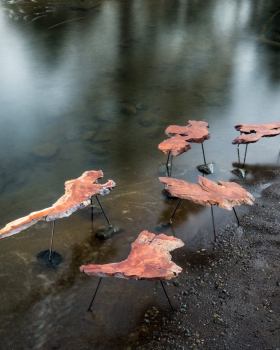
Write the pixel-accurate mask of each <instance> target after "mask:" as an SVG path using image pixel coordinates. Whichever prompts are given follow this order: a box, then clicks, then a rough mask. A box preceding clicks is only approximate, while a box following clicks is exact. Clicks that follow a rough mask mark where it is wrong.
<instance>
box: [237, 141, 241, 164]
mask: <svg viewBox="0 0 280 350" xmlns="http://www.w3.org/2000/svg"><path fill="white" fill-rule="evenodd" d="M237 156H238V164H240V149H239V145H237Z"/></svg>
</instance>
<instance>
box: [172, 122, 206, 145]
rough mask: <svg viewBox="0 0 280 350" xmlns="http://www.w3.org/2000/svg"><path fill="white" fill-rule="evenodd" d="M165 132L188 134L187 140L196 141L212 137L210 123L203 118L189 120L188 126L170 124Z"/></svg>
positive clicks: (199, 141) (201, 141) (200, 141)
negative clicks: (202, 119)
mask: <svg viewBox="0 0 280 350" xmlns="http://www.w3.org/2000/svg"><path fill="white" fill-rule="evenodd" d="M165 133H166V135H168V136H174V135H181V136H186V141H188V142H194V143H203V142H204V141H205V140H208V139H209V137H210V135H209V125H208V123H207V122H205V121H201V120H189V121H188V123H187V125H186V126H179V125H169V126H168V127H167V128H166V129H165Z"/></svg>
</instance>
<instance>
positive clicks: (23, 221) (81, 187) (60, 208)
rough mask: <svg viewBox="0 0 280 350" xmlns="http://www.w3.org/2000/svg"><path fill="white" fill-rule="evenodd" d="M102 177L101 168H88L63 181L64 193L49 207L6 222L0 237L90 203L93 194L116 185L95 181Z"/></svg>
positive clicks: (64, 214)
mask: <svg viewBox="0 0 280 350" xmlns="http://www.w3.org/2000/svg"><path fill="white" fill-rule="evenodd" d="M102 177H103V172H102V171H101V170H98V171H95V170H90V171H86V172H84V173H83V174H82V175H81V176H80V177H78V178H76V179H74V180H69V181H66V182H65V194H64V195H63V196H62V197H60V198H59V199H58V200H57V201H56V202H55V203H54V204H53V205H52V206H51V207H49V208H46V209H42V210H39V211H35V212H33V213H31V214H28V215H27V216H24V217H22V218H20V219H17V220H15V221H12V222H10V223H8V224H7V225H6V226H5V227H4V228H2V229H1V230H0V239H1V238H5V237H9V236H12V235H14V234H16V233H19V232H21V231H23V230H25V229H26V228H28V227H30V226H32V225H34V224H36V222H38V221H41V220H45V221H53V220H56V219H59V218H63V217H67V216H70V215H71V214H72V213H74V212H75V211H76V210H78V209H81V208H84V207H86V206H87V205H89V204H90V199H91V197H92V196H94V195H98V194H101V195H104V194H107V192H109V191H110V190H111V189H112V188H113V187H115V186H116V184H115V182H114V181H113V180H108V181H107V182H106V183H104V184H99V183H97V180H98V179H100V178H102Z"/></svg>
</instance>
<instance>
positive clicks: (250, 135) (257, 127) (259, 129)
mask: <svg viewBox="0 0 280 350" xmlns="http://www.w3.org/2000/svg"><path fill="white" fill-rule="evenodd" d="M235 129H236V130H238V131H240V132H241V135H240V136H238V137H236V138H235V139H234V140H233V141H232V143H233V144H246V143H254V142H257V141H259V140H260V139H261V138H262V137H273V136H277V135H280V122H277V123H269V124H239V125H236V126H235Z"/></svg>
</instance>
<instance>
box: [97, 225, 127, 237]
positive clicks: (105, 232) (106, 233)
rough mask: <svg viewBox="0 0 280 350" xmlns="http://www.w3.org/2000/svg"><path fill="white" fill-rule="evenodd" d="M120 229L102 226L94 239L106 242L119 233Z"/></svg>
mask: <svg viewBox="0 0 280 350" xmlns="http://www.w3.org/2000/svg"><path fill="white" fill-rule="evenodd" d="M120 231H121V229H119V228H118V227H114V226H106V227H105V226H104V227H101V228H100V229H98V230H97V232H96V237H97V238H98V239H102V240H106V239H109V238H111V237H112V236H113V235H114V234H116V233H119V232H120Z"/></svg>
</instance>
